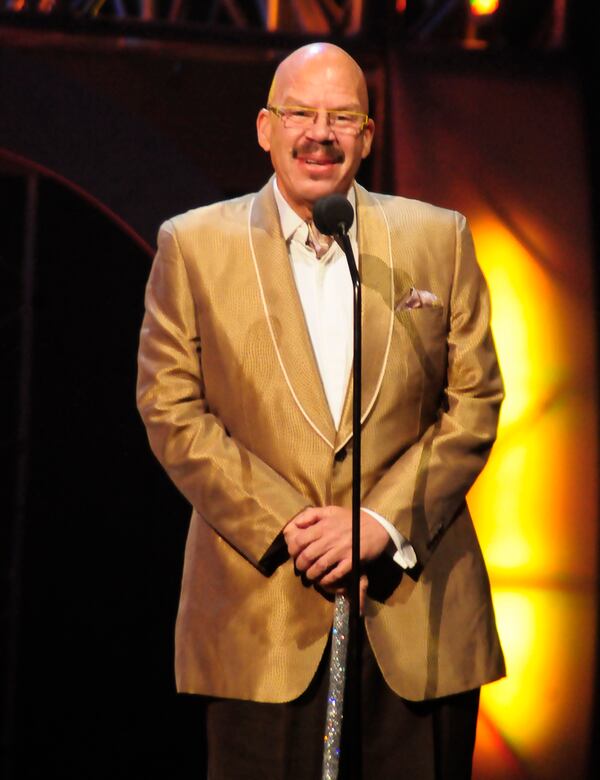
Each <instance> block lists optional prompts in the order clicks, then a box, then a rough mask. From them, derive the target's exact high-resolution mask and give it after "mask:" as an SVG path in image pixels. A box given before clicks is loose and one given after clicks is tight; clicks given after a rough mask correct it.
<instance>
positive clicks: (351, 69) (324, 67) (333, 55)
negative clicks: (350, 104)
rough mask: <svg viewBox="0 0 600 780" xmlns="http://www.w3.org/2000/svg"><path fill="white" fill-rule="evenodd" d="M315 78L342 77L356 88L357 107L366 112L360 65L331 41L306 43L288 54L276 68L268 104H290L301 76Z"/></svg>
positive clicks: (321, 80)
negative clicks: (289, 97) (290, 98)
mask: <svg viewBox="0 0 600 780" xmlns="http://www.w3.org/2000/svg"><path fill="white" fill-rule="evenodd" d="M307 78H308V79H311V80H312V79H313V78H314V79H315V81H318V82H320V83H322V84H324V85H326V84H327V83H328V82H331V83H334V82H338V81H339V80H340V79H343V81H344V82H346V83H347V84H348V85H349V86H350V87H352V88H353V89H354V90H355V93H356V95H357V97H358V103H359V105H358V106H357V110H359V111H364V112H365V113H368V112H369V98H368V94H367V83H366V81H365V76H364V73H363V72H362V70H361V68H360V66H359V65H358V63H357V62H356V60H354V59H353V58H352V57H351V56H350V55H349V54H348V52H345V51H344V50H343V49H340V47H339V46H335V45H334V44H333V43H309V44H308V45H307V46H302V47H301V48H300V49H296V51H293V52H292V53H291V54H290V55H289V56H287V57H286V58H285V59H284V60H283V61H282V62H281V63H280V64H279V67H278V68H277V70H276V71H275V76H274V77H273V81H272V83H271V89H270V90H269V98H268V102H269V104H278V103H282V102H287V103H290V102H291V101H290V100H289V99H288V95H289V94H290V93H291V94H292V95H293V94H294V91H295V89H296V85H297V83H298V81H299V80H300V79H307Z"/></svg>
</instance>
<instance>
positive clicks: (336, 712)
mask: <svg viewBox="0 0 600 780" xmlns="http://www.w3.org/2000/svg"><path fill="white" fill-rule="evenodd" d="M347 229H348V226H347V225H346V224H345V223H343V222H340V223H339V224H338V226H337V230H336V231H335V232H333V236H334V238H335V240H336V241H337V243H338V244H339V245H340V246H341V248H342V249H343V251H344V254H345V255H346V260H347V261H348V268H349V270H350V277H351V279H352V287H353V293H354V296H353V298H354V312H353V314H354V317H353V320H354V328H353V330H354V361H353V371H352V382H353V393H352V572H351V579H350V588H349V597H350V598H349V601H350V608H349V613H350V614H349V617H348V597H347V596H346V595H345V594H337V595H336V597H335V611H334V617H333V630H332V643H331V658H330V664H329V691H328V694H327V714H326V725H325V747H324V752H323V774H322V780H337V777H338V770H339V757H340V752H341V751H340V747H341V745H340V743H341V734H342V718H343V720H344V729H343V731H344V740H343V743H344V748H345V750H347V751H348V755H347V756H346V755H344V766H345V768H347V770H348V772H347V774H346V776H345V780H346V777H347V778H350V779H351V780H361V777H362V746H361V723H360V704H361V638H362V636H361V625H360V498H361V489H360V488H361V480H360V472H361V468H360V464H361V451H360V434H361V427H360V417H361V388H362V293H361V284H360V276H359V273H358V268H357V266H356V261H355V259H354V252H353V251H352V244H351V242H350V239H349V237H348V232H347Z"/></svg>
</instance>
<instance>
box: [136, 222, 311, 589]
mask: <svg viewBox="0 0 600 780" xmlns="http://www.w3.org/2000/svg"><path fill="white" fill-rule="evenodd" d="M145 308H146V311H145V316H144V320H143V324H142V329H141V334H140V345H139V353H138V381H137V404H138V409H139V412H140V414H141V416H142V419H143V421H144V424H145V426H146V430H147V433H148V438H149V442H150V446H151V448H152V451H153V452H154V454H155V455H156V457H157V458H158V460H159V461H160V463H161V464H162V466H163V467H164V469H165V470H166V471H167V473H168V475H169V476H170V478H171V479H172V481H173V482H174V483H175V485H176V486H177V488H178V489H179V490H180V491H181V493H182V494H183V495H184V496H185V497H186V498H187V500H188V501H189V502H190V503H191V504H192V506H193V507H194V509H195V510H196V511H197V512H198V514H199V515H200V516H201V517H203V518H204V520H206V522H208V523H209V524H210V525H211V526H212V527H213V528H214V530H215V531H216V532H217V533H218V534H219V535H221V536H222V537H223V538H224V539H226V540H227V542H229V544H231V545H232V546H233V547H234V548H235V549H237V550H238V552H239V553H241V554H242V555H243V556H244V557H245V558H246V559H247V560H248V561H250V563H252V564H253V565H254V566H256V567H257V568H258V569H260V570H261V571H263V572H264V573H266V574H269V573H270V572H271V571H272V570H273V568H274V567H275V566H276V565H277V563H279V562H281V555H282V554H285V552H286V550H285V549H284V545H282V538H281V535H280V531H281V530H282V528H283V527H284V526H285V524H286V523H287V522H288V520H289V519H290V518H292V517H293V516H294V515H296V514H297V513H298V512H300V511H301V510H302V509H303V508H305V507H306V506H308V505H309V503H310V502H309V501H307V500H306V498H305V497H304V496H302V495H301V494H300V493H299V492H298V491H297V490H295V489H294V488H293V487H292V486H291V485H290V484H289V482H287V481H286V480H285V479H284V478H283V477H282V476H281V475H280V474H278V473H277V472H276V471H274V470H273V469H272V468H271V467H270V466H268V465H267V464H266V463H265V462H264V461H262V460H261V459H259V458H257V457H256V456H255V455H253V454H252V452H250V451H249V450H248V449H246V448H245V447H243V446H242V445H241V444H240V443H239V442H237V441H236V440H235V439H234V438H233V437H232V436H230V435H229V434H228V433H227V431H226V430H225V428H224V426H223V424H222V422H221V421H220V420H219V419H218V418H217V417H216V416H215V415H214V414H212V413H211V412H210V410H209V409H208V407H207V403H206V400H205V397H204V393H203V381H202V371H201V361H200V358H199V352H200V346H201V334H200V333H198V332H197V328H196V316H195V305H194V301H193V297H192V293H191V290H190V285H189V281H188V276H187V271H186V267H185V264H184V262H183V258H182V255H181V251H180V249H179V245H178V242H177V236H176V233H175V228H174V226H173V224H172V222H167V223H165V224H164V225H163V226H162V227H161V229H160V231H159V236H158V251H157V254H156V257H155V259H154V263H153V265H152V270H151V273H150V277H149V281H148V285H147V288H146V297H145Z"/></svg>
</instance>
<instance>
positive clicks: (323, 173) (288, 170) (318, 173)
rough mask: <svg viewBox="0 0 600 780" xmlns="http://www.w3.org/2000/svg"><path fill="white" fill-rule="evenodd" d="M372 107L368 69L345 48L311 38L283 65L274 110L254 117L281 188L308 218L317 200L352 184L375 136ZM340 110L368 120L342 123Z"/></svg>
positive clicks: (274, 85)
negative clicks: (368, 95)
mask: <svg viewBox="0 0 600 780" xmlns="http://www.w3.org/2000/svg"><path fill="white" fill-rule="evenodd" d="M302 108H304V109H308V111H306V110H305V111H302ZM368 112H369V105H368V98H367V85H366V83H365V77H364V74H363V72H362V70H361V69H360V68H359V66H358V65H357V64H356V62H355V61H354V60H353V59H352V57H351V56H350V55H349V54H347V53H346V52H345V51H344V50H343V49H340V48H339V46H333V45H332V44H331V43H311V44H310V45H309V46H303V47H302V48H301V49H297V50H296V51H295V52H293V53H292V54H290V55H289V57H286V58H285V60H283V62H282V63H281V64H280V66H279V67H278V68H277V71H276V73H275V77H274V79H273V83H272V84H271V90H270V92H269V100H268V108H261V110H260V111H259V112H258V117H257V119H256V129H257V134H258V143H259V144H260V146H261V147H262V148H263V149H264V150H265V152H268V153H269V154H270V155H271V162H272V163H273V169H274V170H275V173H276V174H277V186H278V187H279V191H280V192H281V194H282V195H283V197H284V198H285V200H286V201H287V202H288V204H289V205H290V206H291V207H292V208H293V209H294V210H295V211H296V213H297V214H299V215H300V216H301V217H302V219H308V218H310V215H311V214H312V209H313V206H314V204H315V203H316V201H317V200H318V199H319V198H322V197H324V196H325V195H330V194H331V193H333V192H339V193H342V194H346V193H347V192H348V189H349V188H350V187H351V186H352V182H353V181H354V175H355V174H356V171H357V170H358V168H359V166H360V163H361V161H362V160H363V159H364V158H365V157H366V156H367V155H368V154H369V151H370V149H371V142H372V140H373V132H374V129H375V123H374V122H373V120H372V119H370V118H369V117H368ZM340 114H341V115H342V116H343V115H344V114H348V115H353V117H354V119H355V121H356V122H362V125H361V126H360V128H359V127H358V124H355V125H354V126H350V127H349V126H348V124H346V125H345V126H344V123H343V122H341V123H340V125H339V126H338V125H337V124H336V123H337V118H338V115H340ZM286 115H287V116H286ZM289 115H293V117H295V119H298V118H301V119H302V121H289ZM361 115H362V116H361ZM306 117H309V118H310V119H309V121H308V122H307V121H304V118H306ZM332 119H333V121H332Z"/></svg>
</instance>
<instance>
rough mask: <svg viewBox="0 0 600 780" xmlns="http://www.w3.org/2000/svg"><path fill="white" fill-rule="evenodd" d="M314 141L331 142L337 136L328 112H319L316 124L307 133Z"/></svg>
mask: <svg viewBox="0 0 600 780" xmlns="http://www.w3.org/2000/svg"><path fill="white" fill-rule="evenodd" d="M306 134H307V135H308V137H309V138H311V139H312V140H313V141H319V142H321V143H322V142H323V141H329V140H331V138H333V137H334V136H335V133H334V132H333V128H332V127H331V124H330V122H329V116H328V114H327V111H319V113H318V114H317V118H316V119H315V121H314V123H313V124H312V125H311V126H310V127H309V129H308V130H307V133H306Z"/></svg>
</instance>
